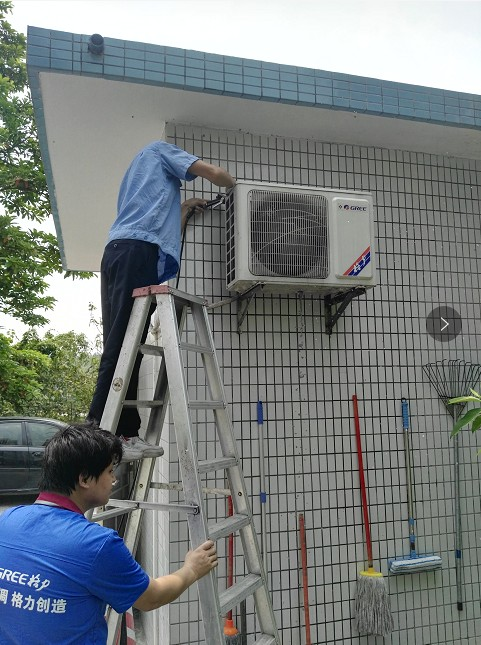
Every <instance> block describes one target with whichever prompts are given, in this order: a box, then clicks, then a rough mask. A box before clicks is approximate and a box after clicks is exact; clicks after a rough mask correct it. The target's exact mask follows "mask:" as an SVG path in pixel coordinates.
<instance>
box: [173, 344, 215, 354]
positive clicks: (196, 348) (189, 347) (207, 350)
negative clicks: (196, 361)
mask: <svg viewBox="0 0 481 645" xmlns="http://www.w3.org/2000/svg"><path fill="white" fill-rule="evenodd" d="M180 348H181V349H185V350H186V351H188V352H198V353H199V354H213V353H214V352H213V349H212V347H205V346H203V345H194V344H192V343H180Z"/></svg>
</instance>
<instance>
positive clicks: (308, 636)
mask: <svg viewBox="0 0 481 645" xmlns="http://www.w3.org/2000/svg"><path fill="white" fill-rule="evenodd" d="M299 534H300V536H299V537H300V540H301V560H302V587H303V590H304V617H305V622H306V645H311V643H312V641H311V619H310V617H309V585H308V580H307V549H306V525H305V522H304V515H302V514H300V515H299Z"/></svg>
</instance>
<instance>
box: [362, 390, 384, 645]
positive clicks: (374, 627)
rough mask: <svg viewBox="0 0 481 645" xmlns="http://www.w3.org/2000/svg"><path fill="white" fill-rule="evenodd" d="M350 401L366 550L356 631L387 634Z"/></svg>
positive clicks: (364, 484) (382, 594)
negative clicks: (374, 563) (365, 563)
mask: <svg viewBox="0 0 481 645" xmlns="http://www.w3.org/2000/svg"><path fill="white" fill-rule="evenodd" d="M352 403H353V407H354V428H355V432H356V444H357V456H358V463H359V480H360V486H361V499H362V511H363V518H364V530H365V533H366V551H367V570H366V571H361V572H360V574H359V578H358V581H357V587H356V598H355V612H356V619H355V624H356V629H357V631H358V632H359V633H360V634H378V635H379V636H385V635H387V634H390V633H391V632H392V630H393V629H394V621H393V617H392V614H391V606H390V602H389V596H388V594H387V589H386V584H385V582H384V578H383V575H382V573H379V572H377V571H375V570H374V566H373V557H372V542H371V531H370V528H369V512H368V506H367V495H366V481H365V479H364V466H363V462H362V447H361V427H360V424H359V410H358V405H357V396H356V395H355V394H354V395H353V397H352Z"/></svg>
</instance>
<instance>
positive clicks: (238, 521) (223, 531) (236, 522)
mask: <svg viewBox="0 0 481 645" xmlns="http://www.w3.org/2000/svg"><path fill="white" fill-rule="evenodd" d="M249 524H250V522H249V516H248V515H240V514H235V515H231V516H230V517H226V518H225V519H224V520H221V521H220V522H217V524H212V526H209V538H210V539H211V540H214V541H215V540H219V539H220V538H223V537H227V536H228V535H231V534H232V533H235V532H236V531H238V530H239V529H242V528H244V526H248V525H249Z"/></svg>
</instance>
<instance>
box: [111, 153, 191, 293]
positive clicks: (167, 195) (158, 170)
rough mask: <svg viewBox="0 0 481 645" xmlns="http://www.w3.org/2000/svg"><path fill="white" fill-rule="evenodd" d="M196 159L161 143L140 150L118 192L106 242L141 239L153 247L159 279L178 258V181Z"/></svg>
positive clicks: (169, 273)
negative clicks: (157, 255) (115, 210)
mask: <svg viewBox="0 0 481 645" xmlns="http://www.w3.org/2000/svg"><path fill="white" fill-rule="evenodd" d="M198 160H199V157H195V156H194V155H191V154H189V153H188V152H185V150H182V149H181V148H178V147H177V146H174V145H173V144H171V143H166V142H165V141H154V142H153V143H151V144H149V145H148V146H146V147H145V148H143V149H142V150H141V151H140V152H139V154H138V155H137V156H136V157H135V159H134V160H133V161H132V163H131V164H130V166H129V168H128V170H127V172H126V173H125V176H124V178H123V180H122V183H121V185H120V189H119V197H118V201H117V219H116V220H115V222H114V223H113V225H112V228H111V229H110V233H109V237H108V241H109V242H111V241H112V240H121V239H122V240H143V241H144V242H151V243H153V244H157V245H158V247H159V250H160V253H159V280H160V279H161V278H162V281H165V280H168V279H169V278H172V277H173V276H174V275H175V274H176V273H177V271H178V268H179V260H180V258H179V256H180V186H181V182H180V180H181V179H182V180H187V181H192V180H193V179H195V177H196V176H195V175H192V174H190V173H189V172H188V169H189V168H190V166H192V164H193V163H195V162H196V161H198Z"/></svg>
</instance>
